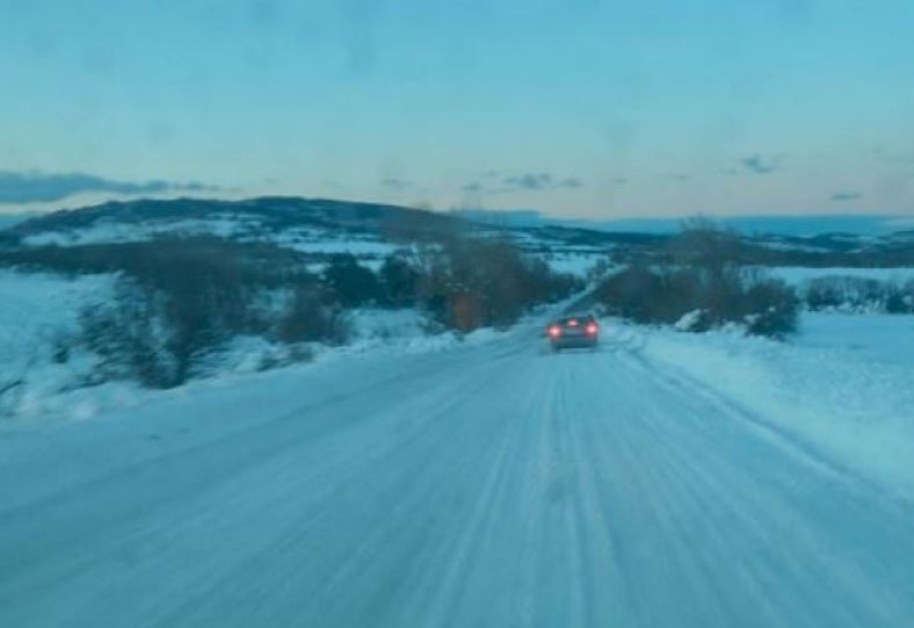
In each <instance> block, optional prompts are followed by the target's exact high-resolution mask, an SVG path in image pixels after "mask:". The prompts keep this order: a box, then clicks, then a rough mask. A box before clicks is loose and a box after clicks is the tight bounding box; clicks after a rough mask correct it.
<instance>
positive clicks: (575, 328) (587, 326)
mask: <svg viewBox="0 0 914 628" xmlns="http://www.w3.org/2000/svg"><path fill="white" fill-rule="evenodd" d="M546 337H547V338H549V344H550V345H551V346H552V350H553V351H561V350H562V349H592V348H594V347H596V346H597V344H598V343H599V340H600V323H599V322H597V318H596V317H595V316H594V315H593V314H573V315H569V316H565V317H563V318H559V319H556V320H554V321H552V322H551V323H549V325H548V326H547V327H546Z"/></svg>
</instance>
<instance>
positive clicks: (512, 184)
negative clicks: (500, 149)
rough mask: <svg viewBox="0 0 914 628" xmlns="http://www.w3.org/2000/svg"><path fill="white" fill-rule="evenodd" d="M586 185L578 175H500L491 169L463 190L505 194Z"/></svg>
mask: <svg viewBox="0 0 914 628" xmlns="http://www.w3.org/2000/svg"><path fill="white" fill-rule="evenodd" d="M581 187H584V182H583V181H582V180H581V179H580V178H578V177H556V176H555V175H553V174H550V173H548V172H526V173H522V174H516V175H499V174H498V173H497V172H494V171H490V172H487V173H484V174H483V175H482V177H481V180H476V181H470V182H468V183H466V184H464V185H463V186H461V188H460V189H461V190H463V191H464V192H467V193H472V194H504V193H508V192H522V191H524V192H530V191H534V192H537V191H543V190H559V189H577V188H581Z"/></svg>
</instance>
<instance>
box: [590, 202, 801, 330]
mask: <svg viewBox="0 0 914 628" xmlns="http://www.w3.org/2000/svg"><path fill="white" fill-rule="evenodd" d="M739 248H740V245H739V239H738V238H736V237H735V236H734V235H733V234H730V233H727V232H722V231H718V230H716V229H715V228H714V227H713V225H711V224H710V223H708V222H707V221H704V220H700V221H696V222H694V223H688V224H686V225H685V229H684V231H683V233H682V234H681V235H680V236H679V237H677V238H675V239H674V240H673V241H672V242H671V244H670V246H669V251H670V255H669V257H668V258H666V259H665V260H656V259H653V260H651V261H650V262H648V261H647V260H640V261H638V260H636V261H634V262H633V263H631V264H630V265H629V266H628V267H627V268H626V269H625V270H623V271H621V272H619V273H616V274H614V275H611V276H609V277H608V278H607V279H606V280H604V281H603V282H602V283H601V284H600V285H599V286H598V288H597V289H596V291H595V298H596V299H597V300H598V301H599V302H601V303H602V304H603V305H604V307H605V308H606V310H607V311H608V312H610V313H612V314H616V315H618V316H623V317H626V318H630V319H632V320H635V321H637V322H642V323H660V324H672V323H675V322H677V321H679V320H680V319H682V317H683V316H685V315H687V314H690V313H694V312H699V313H700V316H696V317H694V318H695V320H694V321H692V324H690V326H689V327H688V329H689V330H690V331H704V330H707V329H709V328H711V327H714V326H719V325H722V324H724V323H728V322H735V323H739V324H742V325H745V327H746V330H747V331H748V332H749V333H752V334H758V335H765V336H770V337H783V336H785V335H786V334H789V333H791V332H793V331H794V330H795V329H796V324H797V311H798V302H797V299H796V296H795V295H794V293H793V291H792V290H791V289H790V288H789V287H788V286H787V285H786V284H784V283H783V282H781V281H778V280H773V279H767V278H765V277H763V276H762V275H760V274H759V273H757V272H749V271H747V270H745V269H743V268H741V267H740V266H739V263H738V260H739V255H740V252H739Z"/></svg>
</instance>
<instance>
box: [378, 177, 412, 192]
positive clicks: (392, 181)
mask: <svg viewBox="0 0 914 628" xmlns="http://www.w3.org/2000/svg"><path fill="white" fill-rule="evenodd" d="M381 185H382V186H384V187H385V188H387V189H388V190H393V191H396V192H402V191H404V190H408V189H410V188H412V187H414V186H413V183H412V182H411V181H407V180H406V179H400V178H397V177H385V178H383V179H381Z"/></svg>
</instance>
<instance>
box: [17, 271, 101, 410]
mask: <svg viewBox="0 0 914 628" xmlns="http://www.w3.org/2000/svg"><path fill="white" fill-rule="evenodd" d="M112 282H113V277H112V276H103V275H95V276H91V277H79V278H76V279H67V278H64V277H60V276H56V275H50V274H37V273H21V272H15V271H9V270H3V271H0V303H2V307H0V416H2V415H3V414H19V415H25V416H30V415H35V414H39V413H42V412H44V411H45V409H46V405H45V404H46V402H47V401H48V400H49V399H50V398H52V397H54V396H55V395H57V394H59V393H61V392H64V391H67V390H69V389H72V388H75V387H77V386H79V382H81V381H86V380H88V379H89V377H90V376H91V373H92V369H93V367H94V359H93V357H92V356H91V355H89V354H87V353H85V352H80V351H78V350H68V349H67V346H68V345H69V344H70V342H69V338H70V337H71V336H72V334H73V333H74V332H75V330H76V326H77V319H78V316H79V311H80V309H81V308H82V307H83V306H84V305H86V304H87V303H89V302H91V301H94V300H96V299H98V298H99V297H101V298H104V295H105V294H106V293H107V292H108V291H109V290H110V289H111V285H112ZM68 403H69V409H70V410H71V411H72V414H73V415H74V416H77V417H81V416H84V415H85V414H87V412H88V411H89V409H88V405H87V404H84V403H80V402H77V403H73V400H70V402H68Z"/></svg>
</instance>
